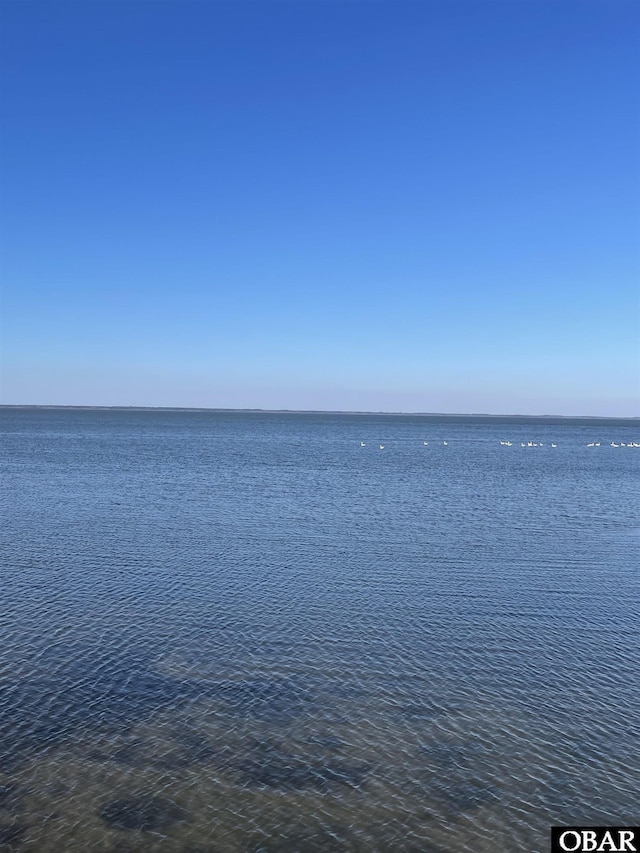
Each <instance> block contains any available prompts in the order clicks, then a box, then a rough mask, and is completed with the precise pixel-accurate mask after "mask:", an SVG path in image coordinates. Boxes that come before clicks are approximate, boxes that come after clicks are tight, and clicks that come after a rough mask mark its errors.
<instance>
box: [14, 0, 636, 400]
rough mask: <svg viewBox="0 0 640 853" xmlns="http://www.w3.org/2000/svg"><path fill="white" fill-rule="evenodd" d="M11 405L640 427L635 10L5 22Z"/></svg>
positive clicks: (342, 0) (383, 9)
mask: <svg viewBox="0 0 640 853" xmlns="http://www.w3.org/2000/svg"><path fill="white" fill-rule="evenodd" d="M1 6H2V10H1V11H2V31H3V46H2V51H3V53H2V56H3V58H2V75H3V96H2V100H1V109H2V127H3V136H4V142H3V149H2V172H3V176H2V242H3V264H2V279H3V293H2V300H3V301H2V317H3V324H2V331H3V345H2V367H3V375H2V402H3V403H41V404H80V405H83V404H86V405H160V406H212V407H240V408H292V409H347V410H384V411H426V412H442V411H446V412H485V413H523V414H545V413H551V414H567V415H569V414H587V415H589V414H591V415H612V416H625V415H638V414H639V402H638V401H639V397H640V388H639V384H640V382H639V376H640V364H639V362H640V358H639V336H640V292H639V291H640V284H639V282H640V259H639V234H640V230H639V228H640V177H639V151H640V146H639V143H640V132H639V130H640V118H639V110H638V102H637V95H638V86H639V84H640V58H639V50H638V43H639V37H640V4H638V3H637V2H636V0H629V2H627V0H599V2H592V0H534V2H530V0H506V2H503V0H469V2H457V0H419V2H405V0H295V1H294V2H292V1H291V0H259V2H250V0H231V2H225V0H218V2H216V0H168V1H166V2H165V0H129V2H121V0H77V2H75V0H74V2H67V0H44V2H40V0H2V4H1Z"/></svg>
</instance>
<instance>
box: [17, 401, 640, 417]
mask: <svg viewBox="0 0 640 853" xmlns="http://www.w3.org/2000/svg"><path fill="white" fill-rule="evenodd" d="M0 409H75V410H80V411H87V410H97V411H139V412H144V411H150V412H227V413H230V412H235V413H246V414H274V415H278V414H280V415H283V414H289V415H388V416H394V417H411V416H413V417H432V418H434V417H447V418H557V419H563V420H605V421H610V420H616V421H640V416H639V415H558V414H542V415H523V414H518V413H513V412H512V413H500V414H489V413H487V412H395V411H394V412H389V411H383V410H378V411H373V410H371V411H368V410H367V411H363V410H356V409H353V410H351V409H260V408H229V407H214V406H133V405H132V406H122V405H112V406H107V405H80V404H64V403H0Z"/></svg>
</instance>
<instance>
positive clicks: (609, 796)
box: [0, 409, 640, 853]
mask: <svg viewBox="0 0 640 853" xmlns="http://www.w3.org/2000/svg"><path fill="white" fill-rule="evenodd" d="M0 418H1V422H2V429H3V436H2V438H3V459H4V476H3V490H4V509H3V516H4V524H3V534H2V535H3V554H4V560H3V567H2V608H1V611H0V688H1V693H0V849H2V850H34V851H52V853H59V852H60V851H78V853H84V851H94V850H95V851H114V853H115V851H119V852H120V853H124V851H126V852H127V853H134V851H148V850H149V851H152V850H162V851H168V853H172V851H183V853H205V851H209V853H261V851H264V853H272V851H282V853H295V851H300V852H301V853H306V852H307V851H309V853H313V851H358V853H371V852H372V851H381V853H387V851H388V853H392V851H414V853H417V851H422V853H445V851H473V853H495V852H496V851H512V850H513V851H525V853H537V851H540V853H542V852H543V851H546V850H547V849H548V835H549V827H550V826H551V825H552V824H562V823H573V824H579V823H596V824H610V823H619V824H633V823H637V822H638V818H639V817H640V808H639V806H638V792H640V759H639V747H638V743H639V733H640V710H639V708H640V702H639V699H640V688H639V686H638V684H639V681H640V679H639V678H638V673H640V606H639V601H640V593H639V586H638V546H639V544H640V520H639V516H638V511H637V509H638V491H639V490H638V472H639V468H640V447H637V448H634V447H629V446H627V445H628V444H631V443H633V442H640V429H638V426H637V425H636V426H635V427H634V426H633V425H628V424H627V425H624V424H622V423H619V422H618V423H615V422H611V423H608V424H602V423H598V424H595V423H590V422H588V421H582V422H580V421H577V422H573V421H566V422H563V423H548V422H539V423H538V422H536V423H532V422H522V421H520V422H518V421H517V420H512V421H504V422H500V421H492V420H484V421H482V420H476V421H474V420H472V419H467V420H452V419H437V418H429V419H425V418H419V417H389V416H387V417H385V416H346V415H343V416H332V415H293V414H291V415H279V414H248V413H244V414H242V413H215V412H158V411H140V412H135V411H131V412H128V411H92V410H89V411H65V410H10V409H6V410H3V411H2V412H0ZM501 441H511V442H512V444H511V446H508V445H504V444H501V443H500V442H501ZM612 441H613V442H614V443H615V444H624V445H625V446H624V447H611V446H610V443H611V442H612ZM424 442H428V444H425V443H424ZM444 442H447V443H446V444H445V443H444ZM528 442H532V443H534V444H536V445H538V446H535V447H533V446H532V447H529V446H525V447H522V446H521V445H522V444H523V443H524V444H525V445H528ZM595 442H600V446H599V447H598V446H594V447H587V445H588V444H591V443H595ZM361 443H364V446H361ZM552 443H554V444H556V445H557V446H556V447H552V446H551V445H552ZM380 445H384V448H383V449H381V448H380Z"/></svg>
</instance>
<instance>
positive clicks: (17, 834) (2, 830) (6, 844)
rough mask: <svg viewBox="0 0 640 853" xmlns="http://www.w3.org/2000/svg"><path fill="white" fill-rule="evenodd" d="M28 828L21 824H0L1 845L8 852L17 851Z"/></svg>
mask: <svg viewBox="0 0 640 853" xmlns="http://www.w3.org/2000/svg"><path fill="white" fill-rule="evenodd" d="M27 829H28V827H27V826H25V825H24V824H20V823H2V824H0V844H1V845H2V847H3V848H4V849H6V850H12V849H13V848H14V847H15V848H16V849H17V847H18V845H19V844H20V842H21V840H22V836H23V835H24V834H25V832H26V831H27Z"/></svg>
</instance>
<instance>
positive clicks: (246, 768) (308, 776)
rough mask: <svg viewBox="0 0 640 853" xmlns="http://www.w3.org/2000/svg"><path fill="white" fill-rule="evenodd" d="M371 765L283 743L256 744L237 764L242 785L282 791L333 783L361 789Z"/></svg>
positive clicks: (318, 787) (312, 788) (324, 788)
mask: <svg viewBox="0 0 640 853" xmlns="http://www.w3.org/2000/svg"><path fill="white" fill-rule="evenodd" d="M371 770H372V767H371V765H369V764H364V763H354V764H350V763H348V762H346V761H340V760H335V759H330V760H328V761H323V760H322V759H321V758H320V757H309V756H303V755H299V754H295V753H288V752H286V750H285V749H284V748H282V747H280V746H277V745H274V744H267V743H259V744H255V745H254V747H253V749H251V750H250V754H249V757H248V758H247V759H245V760H243V761H240V762H239V763H238V764H236V771H237V772H238V774H239V779H240V782H241V784H243V785H246V786H248V787H266V788H276V789H278V790H282V791H296V790H305V789H310V790H318V791H323V790H326V789H327V788H328V787H330V786H332V785H345V786H347V787H350V788H360V787H361V786H362V785H363V783H364V782H365V779H366V778H367V776H368V775H369V773H370V772H371Z"/></svg>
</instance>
